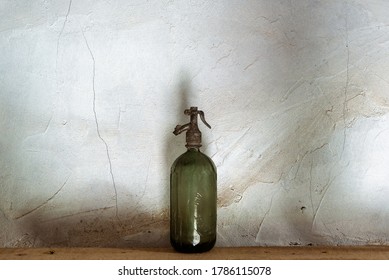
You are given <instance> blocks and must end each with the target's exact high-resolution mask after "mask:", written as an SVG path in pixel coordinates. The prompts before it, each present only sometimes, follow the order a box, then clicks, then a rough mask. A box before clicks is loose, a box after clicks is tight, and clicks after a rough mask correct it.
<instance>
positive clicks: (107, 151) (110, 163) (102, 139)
mask: <svg viewBox="0 0 389 280" xmlns="http://www.w3.org/2000/svg"><path fill="white" fill-rule="evenodd" d="M81 32H82V36H83V37H84V40H85V45H86V47H87V49H88V52H89V54H90V56H91V58H92V62H93V63H92V66H93V67H92V69H93V70H92V91H93V104H92V107H93V115H94V119H95V124H96V132H97V136H98V138H99V139H100V140H101V142H102V143H103V144H104V146H105V151H106V154H107V160H108V165H109V173H110V175H111V181H112V187H113V190H114V199H115V216H116V218H117V219H118V221H120V218H119V206H118V193H117V188H116V182H115V176H114V174H113V169H112V160H111V154H110V151H109V146H108V143H107V141H105V139H104V138H103V137H102V136H101V133H100V126H99V121H98V117H97V112H96V89H95V78H96V60H95V57H94V55H93V52H92V50H91V48H90V46H89V43H88V40H87V39H86V36H85V33H84V31H83V30H81Z"/></svg>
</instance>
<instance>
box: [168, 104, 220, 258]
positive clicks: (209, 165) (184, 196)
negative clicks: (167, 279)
mask: <svg viewBox="0 0 389 280" xmlns="http://www.w3.org/2000/svg"><path fill="white" fill-rule="evenodd" d="M184 113H185V114H186V115H189V116H190V123H188V124H186V125H183V126H180V125H177V126H176V128H175V130H174V132H173V133H174V134H175V135H178V134H180V133H182V132H183V131H187V132H186V142H187V144H186V147H187V151H186V152H185V153H184V154H182V155H181V156H179V157H178V158H177V159H176V160H175V162H174V163H173V165H172V168H171V173H170V242H171V244H172V246H173V248H174V249H175V250H177V251H179V252H185V253H199V252H205V251H208V250H210V249H212V247H213V246H214V245H215V242H216V212H217V211H216V208H217V206H216V201H217V185H216V181H217V173H216V167H215V164H214V163H213V161H212V160H211V159H210V158H209V157H208V156H206V155H205V154H203V153H202V152H200V147H201V132H200V130H199V129H198V125H197V115H200V118H201V120H202V121H203V122H204V124H205V125H207V126H208V127H209V128H211V127H210V125H209V124H208V123H207V122H206V121H205V118H204V113H203V112H202V111H198V110H197V107H191V108H190V109H188V110H185V112H184Z"/></svg>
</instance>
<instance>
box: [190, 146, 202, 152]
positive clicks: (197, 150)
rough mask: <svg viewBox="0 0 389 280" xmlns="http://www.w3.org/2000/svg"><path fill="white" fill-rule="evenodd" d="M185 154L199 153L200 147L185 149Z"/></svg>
mask: <svg viewBox="0 0 389 280" xmlns="http://www.w3.org/2000/svg"><path fill="white" fill-rule="evenodd" d="M187 152H200V147H197V148H196V147H187Z"/></svg>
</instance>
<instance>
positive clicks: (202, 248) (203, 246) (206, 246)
mask: <svg viewBox="0 0 389 280" xmlns="http://www.w3.org/2000/svg"><path fill="white" fill-rule="evenodd" d="M170 243H171V245H172V246H173V248H174V250H176V251H177V252H180V253H204V252H207V251H209V250H211V249H212V248H213V247H214V246H215V243H216V240H212V241H210V242H204V243H199V244H197V245H194V246H193V244H188V243H177V242H174V241H173V240H171V241H170Z"/></svg>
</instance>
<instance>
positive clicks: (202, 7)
mask: <svg viewBox="0 0 389 280" xmlns="http://www.w3.org/2000/svg"><path fill="white" fill-rule="evenodd" d="M388 14H389V2H388V1H386V0H369V1H362V0H356V1H351V0H350V1H346V0H329V1H316V0H294V1H293V0H288V1H286V0H285V1H284V0H272V1H270V0H269V1H266V0H262V1H259V0H258V1H243V0H242V1H233V0H231V1H229V0H228V1H227V0H224V1H222V0H219V1H194V0H193V1H189V0H186V1H168V0H165V1H157V0H155V1H145V0H143V1H140V0H130V1H127V0H121V1H113V0H94V1H92V0H89V1H85V0H82V1H81V0H70V1H60V0H57V1H48V0H44V1H43V0H41V1H38V0H36V1H29V0H19V1H11V0H9V1H6V0H1V1H0V53H1V56H0V132H1V138H0V187H1V188H0V225H1V230H0V246H8V247H10V246H11V247H12V246H48V245H51V246H168V243H169V239H168V234H169V228H168V201H169V196H168V188H169V168H170V165H171V164H172V162H173V160H174V159H175V158H176V157H177V156H178V155H179V154H181V153H182V152H184V151H185V148H184V138H185V137H184V136H183V135H181V136H180V137H175V136H174V135H173V134H172V131H173V128H174V127H175V125H176V124H179V123H181V124H182V123H184V122H187V119H186V118H185V116H184V115H183V114H182V113H183V110H184V109H185V108H187V107H189V106H198V107H199V108H200V109H202V110H203V111H204V112H205V115H206V119H207V120H208V122H209V123H210V124H211V125H212V127H213V128H212V130H208V129H207V128H206V127H205V126H201V129H202V131H203V138H204V147H203V150H204V151H205V152H206V153H207V154H209V155H210V156H211V157H212V159H213V160H214V162H215V164H216V165H217V167H218V174H219V175H218V176H219V177H218V190H219V205H218V243H217V245H219V246H243V245H252V246H258V245H307V244H312V245H316V244H328V245H337V244H389V223H387V221H388V218H389V203H388V201H389V114H388V113H389V56H388V54H389V17H388V16H387V15H388Z"/></svg>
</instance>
